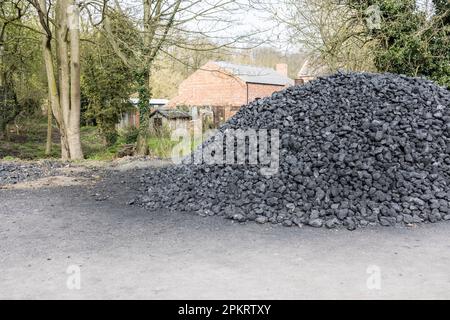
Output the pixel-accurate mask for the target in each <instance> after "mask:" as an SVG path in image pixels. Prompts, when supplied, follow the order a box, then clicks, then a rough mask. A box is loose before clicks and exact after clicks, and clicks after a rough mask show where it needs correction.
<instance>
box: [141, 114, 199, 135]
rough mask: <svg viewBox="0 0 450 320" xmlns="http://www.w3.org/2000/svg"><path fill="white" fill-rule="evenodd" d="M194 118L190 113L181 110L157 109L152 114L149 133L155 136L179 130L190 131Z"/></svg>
mask: <svg viewBox="0 0 450 320" xmlns="http://www.w3.org/2000/svg"><path fill="white" fill-rule="evenodd" d="M191 120H192V116H191V114H190V113H189V112H186V111H182V110H179V109H157V110H155V111H153V112H152V113H151V114H150V120H149V131H150V133H153V134H161V133H163V132H165V131H169V132H171V131H173V130H175V129H177V128H184V129H187V130H189V129H190V126H191Z"/></svg>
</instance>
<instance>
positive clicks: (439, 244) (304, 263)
mask: <svg viewBox="0 0 450 320" xmlns="http://www.w3.org/2000/svg"><path fill="white" fill-rule="evenodd" d="M151 165H155V166H161V165H164V163H161V162H157V163H151ZM144 166H148V164H147V163H146V164H143V163H142V162H137V164H136V165H134V164H133V163H131V162H126V161H125V162H124V163H119V164H116V165H114V166H113V168H111V169H101V170H100V169H96V170H95V171H94V172H91V174H90V175H89V174H88V173H89V172H90V171H89V170H90V169H89V170H87V171H85V175H86V177H87V178H89V177H91V178H90V179H91V183H90V184H87V186H80V185H66V186H62V187H61V186H59V187H52V186H49V185H47V186H45V187H35V188H17V189H14V190H0V219H1V221H2V223H1V224H0V298H1V299H19V298H30V299H46V298H49V299H73V298H87V299H98V298H106V299H119V298H123V299H134V298H136V299H143V298H149V299H165V298H171V299H183V298H186V299H197V298H199V299H216V298H221V299H241V298H250V299H270V298H273V299H280V298H285V299H302V298H306V299H315V298H318V299H322V298H331V299H338V298H342V299H354V298H356V299H370V298H375V299H380V298H389V299H401V298H402V299H403V298H417V299H449V298H450V267H449V266H450V250H449V249H450V223H449V222H442V223H437V224H432V225H431V224H430V225H421V226H417V227H414V228H403V227H374V228H366V229H358V230H356V231H353V232H349V231H347V230H345V229H337V230H326V229H314V228H307V227H304V228H285V227H282V226H278V225H271V224H266V225H258V224H254V223H246V224H242V225H237V222H233V221H231V220H225V219H223V218H221V217H208V218H202V217H200V216H197V215H193V214H181V213H176V212H173V213H169V212H166V211H164V210H160V211H158V212H154V213H149V212H148V211H146V210H145V209H142V208H139V207H137V206H129V205H127V204H126V203H127V202H129V201H130V193H133V192H139V190H140V188H141V186H140V184H139V182H138V181H137V180H138V179H136V178H135V177H136V176H139V175H140V174H141V173H142V172H143V170H145V169H143V168H142V167H144ZM86 172H87V173H86ZM97 175H99V176H100V178H98V177H96V176H97ZM70 266H79V267H80V270H81V289H80V290H70V289H68V287H67V285H66V282H67V279H68V276H69V275H68V274H67V273H66V271H67V269H68V268H69V267H70ZM378 271H379V273H378ZM368 272H369V273H368ZM370 272H372V274H370ZM373 272H374V273H373ZM378 275H379V277H378ZM374 277H375V278H374ZM376 278H379V279H380V282H379V284H380V289H369V288H368V286H367V281H368V279H369V282H370V283H372V284H373V282H371V281H370V280H374V279H376Z"/></svg>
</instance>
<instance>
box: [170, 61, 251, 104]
mask: <svg viewBox="0 0 450 320" xmlns="http://www.w3.org/2000/svg"><path fill="white" fill-rule="evenodd" d="M246 98H247V88H246V85H245V83H244V82H243V81H241V80H240V79H238V78H235V77H233V76H230V75H227V74H224V73H223V72H220V69H219V68H218V66H216V65H215V64H214V63H207V64H206V65H204V66H203V67H202V68H201V69H199V70H197V71H196V72H194V73H193V74H192V75H191V76H189V77H188V78H187V79H186V80H184V81H183V82H182V83H181V84H180V87H179V89H178V95H177V96H176V97H175V98H173V99H172V100H171V101H170V102H169V106H171V107H174V106H177V105H188V106H207V105H209V106H227V105H233V106H236V105H238V106H240V105H243V104H245V103H246Z"/></svg>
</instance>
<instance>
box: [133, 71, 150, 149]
mask: <svg viewBox="0 0 450 320" xmlns="http://www.w3.org/2000/svg"><path fill="white" fill-rule="evenodd" d="M149 78H150V73H149V71H148V70H147V69H145V70H144V71H141V72H139V73H138V74H137V83H138V86H139V87H138V90H139V103H138V108H139V135H138V139H137V143H136V153H137V154H138V155H147V154H148V152H149V147H148V126H149V108H150V106H149V102H150V101H149V100H150V83H149Z"/></svg>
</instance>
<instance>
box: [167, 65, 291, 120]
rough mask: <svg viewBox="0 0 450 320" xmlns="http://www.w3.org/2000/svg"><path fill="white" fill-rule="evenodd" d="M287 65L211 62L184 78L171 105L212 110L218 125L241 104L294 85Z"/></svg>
mask: <svg viewBox="0 0 450 320" xmlns="http://www.w3.org/2000/svg"><path fill="white" fill-rule="evenodd" d="M287 73H288V70H287V65H286V64H277V66H276V70H274V69H271V68H262V67H255V66H248V65H239V64H233V63H229V62H224V61H210V62H208V63H207V64H205V65H204V66H202V67H201V68H200V69H198V70H197V71H195V72H194V73H193V74H192V75H190V76H189V77H188V78H187V79H185V80H184V81H183V82H182V83H181V84H180V87H179V89H178V95H177V96H176V97H174V98H173V99H172V100H170V102H169V104H168V106H169V107H172V108H174V107H177V106H190V107H192V106H196V107H200V108H201V109H208V110H210V111H212V113H213V116H214V122H215V123H216V124H219V123H221V122H223V121H225V120H227V119H228V118H230V117H231V116H233V115H234V114H235V113H236V112H237V111H238V110H239V108H240V107H241V106H242V105H245V104H247V103H249V102H251V101H253V100H255V99H257V98H263V97H266V96H270V95H271V94H272V93H274V92H275V91H279V90H282V89H284V88H286V87H288V86H291V85H293V84H294V80H292V79H290V78H289V77H288V76H287Z"/></svg>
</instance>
